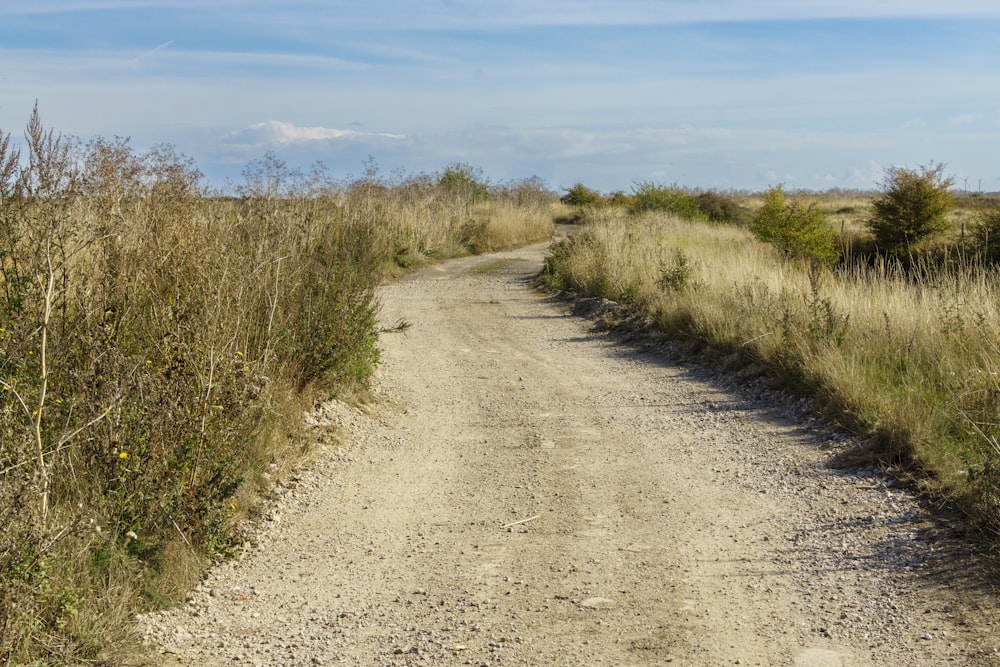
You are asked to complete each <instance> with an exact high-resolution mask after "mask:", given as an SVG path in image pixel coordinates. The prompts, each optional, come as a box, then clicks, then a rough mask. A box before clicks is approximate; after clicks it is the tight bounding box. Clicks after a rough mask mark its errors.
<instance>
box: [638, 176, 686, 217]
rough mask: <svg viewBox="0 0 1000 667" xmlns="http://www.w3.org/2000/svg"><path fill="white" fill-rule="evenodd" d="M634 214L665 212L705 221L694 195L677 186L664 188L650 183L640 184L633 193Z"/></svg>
mask: <svg viewBox="0 0 1000 667" xmlns="http://www.w3.org/2000/svg"><path fill="white" fill-rule="evenodd" d="M629 210H630V211H631V212H632V213H643V212H645V211H663V212H665V213H673V214H674V215H677V216H679V217H681V218H686V219H688V220H704V219H705V215H704V214H703V213H702V212H701V209H700V208H699V207H698V201H697V200H696V199H695V197H694V195H692V194H691V193H690V192H688V191H686V190H684V189H683V188H681V187H678V186H676V185H670V186H663V185H656V184H655V183H650V182H648V181H646V182H643V183H639V184H638V185H636V186H635V188H634V190H633V192H632V206H631V207H630V208H629Z"/></svg>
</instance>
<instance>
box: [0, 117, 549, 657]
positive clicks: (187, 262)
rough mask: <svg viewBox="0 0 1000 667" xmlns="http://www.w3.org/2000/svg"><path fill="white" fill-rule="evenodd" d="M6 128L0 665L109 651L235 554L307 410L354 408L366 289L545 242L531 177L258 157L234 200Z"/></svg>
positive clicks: (0, 202)
mask: <svg viewBox="0 0 1000 667" xmlns="http://www.w3.org/2000/svg"><path fill="white" fill-rule="evenodd" d="M24 143H25V152H24V154H22V153H21V152H19V151H18V150H17V149H16V148H15V147H14V143H13V142H12V140H11V136H10V135H9V134H8V133H4V132H0V524H2V525H3V526H4V530H3V531H2V532H0V662H4V663H6V664H27V663H33V664H78V663H82V662H87V661H96V660H101V659H107V656H108V655H109V654H110V652H113V651H114V650H115V647H116V646H117V645H119V644H120V643H121V642H123V641H124V642H127V641H128V640H129V639H130V637H129V630H128V629H129V628H130V627H131V623H130V619H131V617H132V615H133V614H134V613H135V612H136V610H138V609H140V608H144V607H145V608H148V607H149V606H151V605H157V604H168V603H169V602H170V601H172V600H176V599H178V597H179V596H180V595H181V594H182V593H183V591H184V590H185V589H186V588H187V587H188V586H189V585H190V584H191V583H192V581H193V578H195V577H197V576H198V575H199V573H200V572H201V569H202V568H203V567H204V565H205V564H206V563H207V562H208V561H210V560H212V559H214V558H218V557H220V556H224V555H225V554H226V553H227V551H228V550H229V549H230V548H231V546H232V545H233V544H234V540H239V539H240V538H239V535H238V531H237V525H238V522H239V520H240V519H241V518H244V517H246V516H247V515H248V513H249V512H250V511H252V508H253V504H254V502H255V499H256V495H255V494H256V493H257V492H259V491H260V489H261V486H262V484H264V481H263V480H264V478H265V475H264V473H265V472H269V471H271V470H272V469H273V467H275V466H276V467H277V468H278V469H279V470H280V469H282V468H285V469H287V468H288V467H289V466H292V465H294V462H295V460H296V459H297V458H298V457H300V456H301V455H302V453H303V445H302V444H301V442H302V441H301V440H298V439H297V438H296V435H297V434H298V430H299V429H300V428H301V425H300V424H301V413H302V410H303V409H304V408H306V407H307V406H308V405H310V404H311V402H312V401H313V400H314V398H315V397H317V396H319V395H330V394H352V395H357V394H359V393H360V394H363V392H364V391H365V387H366V386H367V382H368V380H369V377H370V374H371V372H372V370H373V368H374V366H375V364H376V363H377V360H378V348H377V325H376V310H377V306H378V304H377V302H376V299H375V289H376V287H377V285H378V284H379V282H380V281H381V280H383V279H384V278H385V277H386V276H388V275H391V274H392V273H394V272H396V271H400V270H402V269H403V268H405V267H408V266H412V265H413V264H417V263H421V262H425V261H429V260H431V259H434V258H438V257H447V256H452V255H456V254H461V253H467V252H470V251H476V250H483V249H492V248H494V247H501V246H504V245H507V244H518V243H524V242H528V241H531V240H540V239H542V238H548V236H549V235H550V234H551V229H552V225H551V219H550V218H548V217H546V216H547V210H548V209H547V207H548V206H549V205H550V203H551V200H553V199H554V197H553V196H551V195H549V194H548V193H546V192H544V190H543V189H541V188H540V187H539V185H538V184H537V183H531V182H524V183H515V184H510V185H509V186H505V187H503V188H493V189H492V190H491V198H490V200H489V201H477V202H469V201H465V200H463V199H461V198H459V197H455V196H453V195H452V194H449V193H447V192H445V191H443V190H442V188H440V187H438V186H437V185H436V184H435V180H434V179H432V178H430V177H411V178H407V179H403V180H397V181H395V182H388V181H385V180H383V179H381V178H379V177H378V174H377V173H376V172H374V171H373V170H372V171H369V173H367V174H366V175H365V176H364V177H363V178H361V179H358V180H356V181H352V182H349V183H342V184H337V183H334V182H332V180H331V179H329V178H328V177H326V175H325V174H324V173H323V172H322V171H317V172H314V173H312V174H308V175H303V174H298V173H296V172H294V171H293V170H291V169H289V168H288V167H287V165H285V164H284V163H282V162H281V161H280V160H278V159H277V158H276V157H274V156H272V155H269V156H266V157H265V158H263V159H261V160H258V161H255V162H253V163H251V164H250V165H249V166H248V169H247V172H246V183H245V185H244V186H242V187H241V188H240V191H239V193H238V196H221V195H217V194H212V193H210V192H208V191H206V190H205V188H204V187H203V186H202V181H201V174H200V173H199V172H198V170H197V168H196V166H195V165H194V164H193V163H192V162H191V161H190V160H188V159H186V158H184V157H183V156H180V155H178V154H176V153H175V152H174V151H173V149H171V148H170V147H166V146H161V147H157V148H154V149H152V150H150V151H146V152H142V153H139V152H137V151H135V150H134V149H133V148H132V147H131V146H130V144H129V142H128V141H127V140H122V139H115V140H106V139H100V138H98V139H94V140H92V141H90V142H89V143H86V144H82V143H80V142H76V141H72V140H70V139H67V138H64V137H62V136H60V135H59V134H57V133H55V132H54V131H52V130H48V129H46V128H44V127H43V126H42V124H41V121H40V119H39V116H38V113H37V109H36V110H35V113H34V114H33V115H32V117H31V120H30V121H29V123H28V126H27V130H26V133H25V142H24Z"/></svg>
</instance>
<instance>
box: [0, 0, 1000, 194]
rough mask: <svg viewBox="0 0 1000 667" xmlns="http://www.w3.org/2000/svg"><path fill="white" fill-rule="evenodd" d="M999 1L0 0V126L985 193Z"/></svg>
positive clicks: (435, 159)
mask: <svg viewBox="0 0 1000 667" xmlns="http://www.w3.org/2000/svg"><path fill="white" fill-rule="evenodd" d="M997 34H1000V3H991V2H984V1H983V0H948V1H947V2H945V1H944V0H615V1H598V0H572V1H570V0H504V1H503V2H501V1H499V0H490V1H487V0H354V1H342V0H280V1H272V0H32V2H18V1H15V0H0V131H4V132H8V133H11V134H12V135H13V136H14V138H19V137H21V136H22V133H23V128H24V125H25V123H26V121H27V119H28V117H29V115H30V114H31V110H32V107H33V106H34V104H35V102H36V101H37V103H38V108H39V111H40V114H41V118H42V121H43V123H44V124H45V125H46V126H47V127H50V128H53V129H55V130H57V131H58V132H61V133H63V134H65V135H72V136H74V137H78V138H80V139H81V140H84V141H86V140H88V139H91V138H94V137H105V138H113V137H116V136H121V137H129V138H130V140H131V142H132V145H133V146H134V147H135V148H136V149H137V150H145V149H148V148H150V147H152V146H154V145H157V144H163V143H167V144H171V145H173V146H174V147H175V149H176V150H177V151H179V152H180V153H182V154H184V155H186V156H189V157H191V158H193V159H194V160H195V161H196V163H197V164H198V166H199V168H200V169H201V171H202V172H204V174H205V175H206V178H207V180H208V182H210V183H211V184H214V185H217V186H219V187H226V186H227V185H231V184H233V183H237V184H238V183H240V182H242V176H241V175H242V173H243V170H244V168H245V167H246V165H247V164H248V163H249V162H250V161H251V160H254V159H259V158H261V157H263V156H265V155H267V154H269V153H271V154H273V155H275V156H276V157H278V158H279V159H281V160H284V161H285V162H287V163H288V164H289V165H290V166H292V167H295V168H300V169H303V170H306V169H308V168H310V166H311V165H313V164H315V163H316V162H321V163H322V164H323V165H325V167H326V169H327V171H328V173H329V174H331V175H332V176H333V177H335V178H345V179H346V178H351V177H352V176H353V175H360V174H363V173H364V172H365V169H366V164H371V162H374V164H376V165H377V166H378V168H379V169H380V171H381V172H382V173H384V174H387V175H390V174H417V173H437V172H440V171H441V170H443V169H444V168H445V167H446V166H448V165H451V164H455V163H462V164H466V165H470V166H472V167H475V168H477V169H481V170H482V173H483V175H484V176H485V177H486V178H488V179H489V180H491V181H493V182H502V181H507V180H514V179H520V178H527V177H530V176H537V177H539V178H541V179H543V180H544V181H545V182H546V183H548V184H549V185H550V186H551V187H552V188H553V189H555V190H564V189H567V188H569V187H571V186H572V185H574V184H575V183H578V182H582V183H584V184H585V185H587V186H589V187H591V188H595V189H597V190H600V191H602V192H613V191H617V190H622V191H625V192H629V191H631V190H632V188H634V187H635V185H636V184H638V183H643V182H654V183H658V184H677V185H681V186H685V187H690V188H703V189H719V190H754V191H758V190H763V189H766V188H768V187H770V186H774V185H778V184H779V183H780V184H784V185H785V187H786V188H790V189H810V190H826V189H830V188H835V187H838V188H850V189H863V190H870V189H873V188H876V187H877V186H878V183H879V182H880V181H881V180H882V178H883V176H884V173H885V169H886V168H888V167H891V166H902V167H917V166H921V165H928V164H936V163H944V164H946V165H947V167H946V173H947V174H949V175H950V176H951V177H952V178H954V180H955V183H956V187H957V188H958V189H966V190H970V191H977V190H982V191H1000V162H998V161H997V160H996V157H997V156H1000V42H998V41H997V38H996V35H997Z"/></svg>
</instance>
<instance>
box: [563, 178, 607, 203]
mask: <svg viewBox="0 0 1000 667" xmlns="http://www.w3.org/2000/svg"><path fill="white" fill-rule="evenodd" d="M559 201H561V202H562V203H564V204H566V205H567V206H600V205H601V204H603V203H604V198H603V197H601V193H599V192H598V191H597V190H591V189H590V188H588V187H587V186H585V185H584V184H583V183H577V184H576V185H574V186H573V187H571V188H570V189H569V190H567V191H566V194H564V195H563V196H562V197H560V198H559Z"/></svg>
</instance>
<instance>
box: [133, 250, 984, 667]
mask: <svg viewBox="0 0 1000 667" xmlns="http://www.w3.org/2000/svg"><path fill="white" fill-rule="evenodd" d="M544 251H545V246H544V245H541V246H535V247H532V248H526V249H522V250H519V251H515V252H510V253H503V254H498V255H490V256H483V257H476V258H468V259H461V260H456V261H451V262H447V263H444V264H442V265H439V266H434V267H431V268H427V269H424V270H421V271H419V272H417V273H416V274H414V275H412V276H410V277H409V278H407V279H406V280H404V281H403V282H400V283H398V284H394V285H390V286H387V287H385V288H384V289H383V290H382V292H381V301H382V304H383V306H382V316H383V320H384V322H385V323H386V324H387V325H391V324H393V323H394V322H396V321H397V320H399V319H401V318H402V319H405V320H406V321H407V322H409V323H411V325H412V326H411V327H410V328H409V330H407V331H405V332H402V333H393V334H386V335H384V336H383V340H382V347H383V364H382V366H381V368H380V370H379V372H378V379H377V395H378V401H377V402H376V404H375V405H374V406H372V407H370V408H368V409H366V410H359V409H356V408H352V407H349V406H346V405H344V404H341V403H337V402H330V403H328V404H326V405H324V406H322V407H321V408H319V409H318V410H317V411H316V412H315V413H314V414H312V415H310V416H309V418H308V419H309V420H310V422H311V423H312V424H313V425H314V426H313V431H314V434H315V437H316V438H317V440H318V441H320V442H326V443H329V444H327V445H325V446H321V447H320V451H319V454H318V456H317V460H316V462H315V464H314V465H313V466H312V467H311V468H309V469H308V470H304V471H302V472H301V473H300V474H299V475H298V476H297V477H295V478H293V479H292V480H290V481H289V482H287V483H286V484H285V486H283V487H282V488H281V489H280V493H279V495H280V496H281V497H280V498H279V499H278V500H277V501H276V503H275V505H274V508H273V510H271V512H270V514H269V519H270V520H269V521H266V522H264V525H263V526H262V528H261V531H260V534H259V536H258V537H257V539H256V541H255V543H254V544H253V545H251V546H249V548H248V549H247V552H246V554H245V555H244V557H243V558H242V559H241V560H239V561H237V562H232V563H228V564H225V565H222V566H220V567H218V568H216V569H214V570H213V571H212V572H211V573H210V574H209V576H208V577H207V578H206V579H205V580H204V581H203V582H202V584H201V585H199V587H198V588H197V589H196V590H195V591H193V592H192V593H191V595H190V598H189V601H188V604H186V605H184V606H183V607H182V608H179V609H174V610H170V611H167V612H162V613H157V614H150V615H147V616H144V617H141V618H140V622H141V623H142V624H143V627H144V628H145V633H146V639H147V641H148V644H149V647H150V651H151V654H152V656H153V662H154V663H159V664H168V665H234V664H235V665H601V664H603V665H664V664H677V665H799V666H805V665H807V666H835V665H845V666H846V665H851V666H854V665H921V666H923V665H946V664H951V665H997V664H1000V653H998V650H1000V637H998V630H1000V613H998V607H997V605H996V597H995V591H993V590H992V589H991V588H990V584H989V583H988V581H987V582H986V583H984V580H983V579H982V578H981V577H979V576H978V574H977V573H978V572H979V569H980V565H981V563H982V561H983V556H982V555H981V554H979V555H977V554H976V553H975V552H976V548H975V547H974V546H973V545H972V544H971V543H968V542H965V541H963V539H962V538H961V537H956V534H955V533H956V531H955V529H954V528H952V527H950V526H951V525H957V524H954V523H952V524H950V523H949V520H948V518H947V517H942V516H939V515H936V514H932V513H931V512H930V511H929V510H928V509H926V508H924V507H922V506H921V504H919V503H918V502H916V501H915V500H914V499H913V498H912V496H911V495H910V493H909V492H908V491H907V490H906V489H904V488H902V487H900V486H899V485H897V484H896V483H895V482H894V481H893V480H891V479H889V478H887V477H885V476H883V475H881V474H880V473H879V472H878V471H876V470H873V469H862V470H859V469H857V468H853V469H845V468H843V466H837V465H835V462H836V461H837V460H838V456H839V455H840V454H842V453H843V452H845V451H847V450H848V449H849V448H850V447H851V445H852V443H851V442H850V441H849V440H848V438H847V437H846V436H844V435H843V434H840V433H838V432H836V431H834V430H832V429H829V428H826V427H825V426H824V425H823V424H821V423H819V422H816V421H814V420H812V419H811V418H810V414H811V412H812V411H811V409H810V408H809V406H808V405H807V404H805V403H801V402H794V401H789V400H788V399H786V398H784V397H783V396H782V395H781V394H780V393H778V392H776V391H774V390H771V389H769V388H768V387H767V386H766V385H765V384H764V383H763V382H761V381H759V380H753V379H746V378H744V380H743V381H742V382H738V381H737V380H736V379H735V378H731V377H727V376H724V375H720V374H718V373H714V372H712V371H708V370H704V369H699V368H697V367H694V366H692V365H690V364H688V365H684V364H677V363H674V362H672V361H670V357H669V355H664V354H663V353H662V351H661V353H654V352H649V351H642V350H640V349H638V347H637V346H634V345H629V344H627V343H623V342H622V341H620V340H617V341H616V340H615V339H614V338H613V337H612V336H610V335H608V334H606V333H602V332H600V331H598V330H595V326H594V322H593V321H592V320H591V319H588V318H584V317H578V316H575V315H573V314H572V313H571V312H570V311H571V304H569V303H568V302H565V301H560V300H558V299H555V298H553V297H550V296H546V295H544V294H541V293H539V292H537V291H535V290H533V289H531V287H530V283H531V279H532V277H533V276H534V275H536V274H537V272H538V271H539V270H540V268H541V262H542V258H543V256H544ZM336 434H339V436H338V438H339V439H334V438H333V437H332V436H334V435H336Z"/></svg>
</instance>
